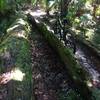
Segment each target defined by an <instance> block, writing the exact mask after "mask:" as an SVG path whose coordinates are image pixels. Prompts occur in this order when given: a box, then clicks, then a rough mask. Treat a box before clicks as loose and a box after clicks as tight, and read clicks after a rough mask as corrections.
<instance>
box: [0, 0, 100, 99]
mask: <svg viewBox="0 0 100 100" xmlns="http://www.w3.org/2000/svg"><path fill="white" fill-rule="evenodd" d="M38 7H40V8H41V9H42V10H43V11H44V12H46V18H51V17H52V15H53V14H55V13H57V12H60V15H61V20H66V21H67V26H66V29H69V30H70V31H71V32H72V34H73V37H75V39H76V40H77V41H79V42H82V43H86V45H87V46H89V47H92V48H93V50H96V52H97V53H98V55H100V0H0V75H1V76H2V74H3V73H6V72H7V73H8V72H11V71H15V70H16V69H18V70H20V71H21V73H22V74H23V73H24V74H25V77H24V79H23V81H22V82H20V84H19V83H18V82H17V81H16V79H15V77H13V78H12V80H14V84H15V86H13V88H14V89H13V90H11V89H8V90H9V91H10V90H11V94H9V100H14V98H17V99H18V100H19V99H20V98H21V100H31V99H32V96H31V93H32V87H31V86H32V69H31V68H32V64H31V63H32V62H31V52H30V51H31V50H30V49H31V45H30V37H31V36H32V34H33V33H32V30H31V28H30V25H29V23H28V18H27V16H26V12H25V11H30V10H31V11H32V10H34V9H36V8H38ZM41 31H44V32H45V33H46V29H45V28H44V30H42V27H41ZM47 33H48V32H47ZM48 36H49V35H48ZM48 36H47V37H48ZM65 37H66V35H65ZM48 39H50V40H51V41H52V37H50V36H49V38H48ZM55 41H56V38H55V40H54V41H52V42H55ZM55 43H56V42H55ZM61 45H62V44H61ZM57 46H58V44H57ZM53 47H56V46H55V45H54V44H53ZM62 47H63V46H62ZM57 48H58V49H59V50H60V48H59V47H57ZM61 50H62V49H61ZM63 50H65V49H63ZM63 50H62V51H61V52H62V53H61V54H60V55H61V58H62V59H64V62H66V61H65V60H66V59H67V58H66V56H65V55H64V54H66V55H67V57H68V59H67V60H68V62H70V61H71V62H73V63H71V64H70V63H69V64H67V65H70V66H72V67H70V68H68V69H69V70H70V73H71V75H73V76H74V75H76V77H77V76H78V75H79V74H81V75H80V77H79V81H80V80H81V81H82V79H80V78H81V76H84V77H85V75H84V73H82V72H81V71H83V70H81V68H80V67H77V64H76V62H75V61H76V59H75V58H74V57H73V54H72V52H70V50H69V49H68V50H69V51H66V50H65V51H66V52H67V53H65V51H63ZM63 52H64V54H63ZM69 53H71V54H69ZM62 54H63V56H62ZM63 57H65V58H63ZM73 58H74V60H75V61H74V60H73ZM74 62H75V64H76V65H74ZM73 65H74V66H73ZM74 67H76V68H74ZM71 68H72V69H71ZM73 69H74V70H73ZM74 71H76V72H74ZM83 72H84V71H83ZM24 74H23V75H24ZM86 75H87V73H86ZM1 76H0V82H1V83H2V81H1V79H2V78H1ZM87 79H88V77H87ZM87 79H86V80H87ZM73 80H74V78H73ZM75 80H77V79H75ZM83 80H85V79H83ZM4 81H5V80H4ZM19 81H20V80H19ZM1 83H0V84H1ZM76 83H78V82H76ZM84 83H85V82H84ZM11 84H12V83H11ZM82 84H83V83H82ZM9 86H10V85H8V87H9ZM16 87H18V88H17V89H18V90H19V91H20V94H19V93H18V91H17V89H16ZM79 87H80V86H79ZM83 87H84V86H83ZM0 89H1V90H2V89H3V88H2V87H0ZM23 91H25V92H23ZM84 91H86V90H85V89H84ZM13 92H14V93H15V94H13ZM93 93H94V94H93V95H94V97H96V95H97V98H96V100H99V99H100V97H99V96H98V95H99V93H100V91H98V90H96V89H94V90H93ZM22 94H23V95H22ZM27 94H29V95H27ZM10 95H14V96H13V97H12V98H10ZM62 95H63V94H62V93H59V98H60V100H66V98H67V99H68V100H78V97H77V96H76V95H77V92H75V91H73V90H71V91H70V92H69V94H68V97H66V98H65V97H63V96H62ZM17 99H16V100H17ZM32 100H33V99H32ZM80 100H81V99H80Z"/></svg>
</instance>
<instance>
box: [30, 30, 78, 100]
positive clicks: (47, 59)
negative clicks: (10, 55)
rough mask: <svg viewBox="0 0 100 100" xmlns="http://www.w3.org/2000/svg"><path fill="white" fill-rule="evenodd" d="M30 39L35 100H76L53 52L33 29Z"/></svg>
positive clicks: (64, 71) (63, 70)
mask: <svg viewBox="0 0 100 100" xmlns="http://www.w3.org/2000/svg"><path fill="white" fill-rule="evenodd" d="M32 37H33V38H32V39H31V52H32V73H33V94H34V95H35V98H36V100H60V98H61V100H62V99H63V100H65V99H68V100H69V99H71V100H78V95H77V93H75V89H74V88H73V87H74V86H73V85H72V84H71V82H70V81H69V77H68V74H67V70H66V69H65V67H64V65H63V63H62V62H61V61H60V59H59V57H58V56H57V54H56V53H55V51H54V50H53V49H52V48H51V47H50V46H49V45H48V43H47V42H46V41H45V40H44V38H43V36H42V35H41V34H39V32H36V29H33V36H32ZM70 85H71V86H70ZM70 95H71V96H70Z"/></svg>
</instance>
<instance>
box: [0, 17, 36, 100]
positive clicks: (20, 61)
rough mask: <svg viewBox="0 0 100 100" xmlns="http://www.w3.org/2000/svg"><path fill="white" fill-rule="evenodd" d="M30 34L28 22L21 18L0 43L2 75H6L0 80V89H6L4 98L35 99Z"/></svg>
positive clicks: (5, 99)
mask: <svg viewBox="0 0 100 100" xmlns="http://www.w3.org/2000/svg"><path fill="white" fill-rule="evenodd" d="M29 35H30V31H29V26H28V23H27V22H26V21H25V20H23V19H21V18H19V19H17V20H16V21H15V22H14V23H13V24H12V25H11V26H10V28H9V29H8V30H7V34H6V36H5V37H4V40H3V41H2V42H1V44H0V76H1V75H4V78H2V81H1V80H0V91H5V92H4V95H5V96H3V97H2V100H34V99H32V72H31V71H32V70H31V56H30V55H31V53H30V42H29V39H28V37H29ZM6 75H8V76H7V79H6V80H7V82H6V83H5V81H4V80H5V78H6V77H5V76H6ZM10 76H11V77H10ZM3 84H5V85H3Z"/></svg>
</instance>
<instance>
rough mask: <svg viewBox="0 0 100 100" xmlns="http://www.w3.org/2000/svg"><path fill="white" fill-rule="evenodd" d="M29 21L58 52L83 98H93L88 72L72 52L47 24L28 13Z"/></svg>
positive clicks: (91, 99) (85, 99) (86, 99)
mask: <svg viewBox="0 0 100 100" xmlns="http://www.w3.org/2000/svg"><path fill="white" fill-rule="evenodd" d="M28 17H29V20H30V23H31V24H32V25H33V26H35V27H36V28H37V29H39V31H40V33H42V35H43V36H44V37H45V39H46V40H47V42H48V43H49V44H50V45H51V47H52V48H53V49H54V50H55V51H56V52H57V53H58V55H59V57H60V59H61V60H62V62H63V63H64V65H65V66H66V70H68V74H69V76H70V78H71V80H72V81H73V83H74V84H75V86H76V87H77V88H78V91H79V92H80V94H81V96H82V97H83V100H88V99H89V100H94V99H93V92H94V91H93V88H91V87H89V86H88V85H87V83H88V82H89V75H88V73H87V72H86V71H85V70H84V69H83V68H82V67H81V66H80V65H79V64H78V63H77V61H76V60H75V58H74V56H73V54H72V53H71V52H70V50H69V49H68V48H66V47H65V46H64V45H63V43H61V41H60V40H59V39H58V38H57V37H56V36H55V35H54V34H53V33H52V32H51V31H50V30H49V29H48V27H47V25H46V24H44V23H42V22H40V23H38V24H37V23H36V21H35V19H34V18H33V17H32V16H31V15H28Z"/></svg>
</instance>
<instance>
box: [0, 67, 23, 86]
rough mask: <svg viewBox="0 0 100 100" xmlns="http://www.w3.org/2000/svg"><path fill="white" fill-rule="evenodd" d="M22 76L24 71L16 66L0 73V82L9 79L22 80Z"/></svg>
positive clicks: (3, 82) (6, 81) (2, 82)
mask: <svg viewBox="0 0 100 100" xmlns="http://www.w3.org/2000/svg"><path fill="white" fill-rule="evenodd" d="M24 76H25V73H23V72H22V71H21V70H20V69H17V68H16V69H14V70H11V71H10V72H6V73H3V74H2V75H0V84H7V83H8V82H9V81H11V80H16V81H23V78H24Z"/></svg>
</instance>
